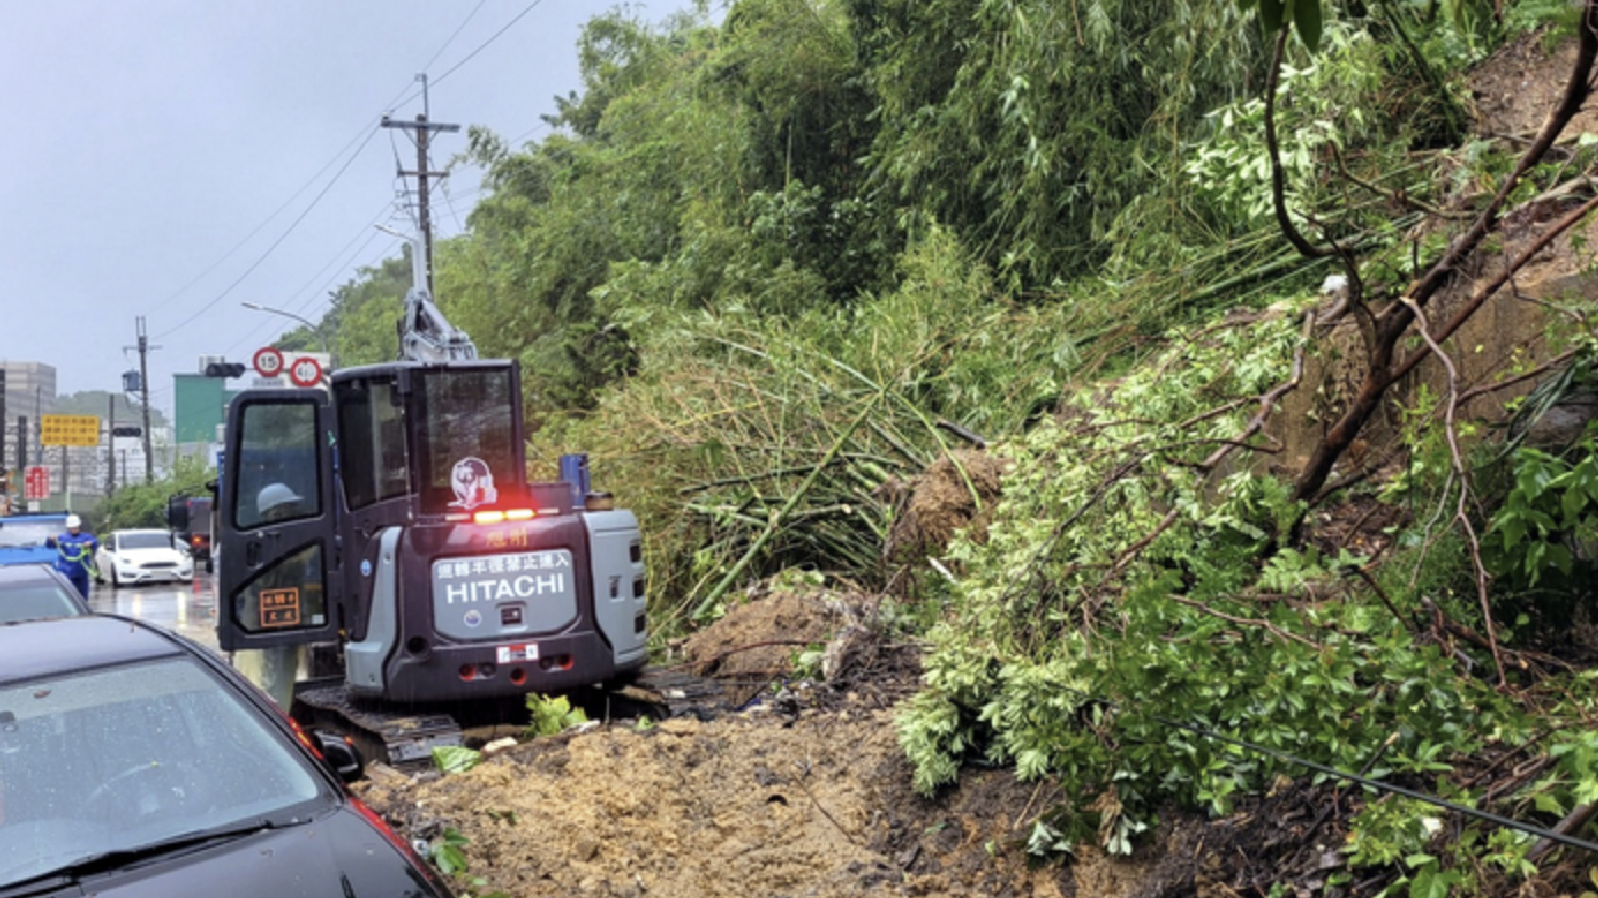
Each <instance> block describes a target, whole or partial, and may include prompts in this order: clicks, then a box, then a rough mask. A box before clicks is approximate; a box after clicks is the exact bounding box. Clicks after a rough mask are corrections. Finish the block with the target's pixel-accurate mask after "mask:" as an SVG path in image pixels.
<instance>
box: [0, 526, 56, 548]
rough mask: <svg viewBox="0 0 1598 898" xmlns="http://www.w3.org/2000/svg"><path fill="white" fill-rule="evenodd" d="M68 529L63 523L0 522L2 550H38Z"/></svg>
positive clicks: (0, 544)
mask: <svg viewBox="0 0 1598 898" xmlns="http://www.w3.org/2000/svg"><path fill="white" fill-rule="evenodd" d="M65 529H66V528H65V527H64V526H63V525H62V523H61V521H59V520H56V521H49V520H45V521H19V520H16V519H11V520H5V521H0V549H37V548H39V547H40V546H42V545H44V541H45V540H47V539H49V538H50V537H52V536H55V535H56V534H58V533H60V532H62V531H63V530H65Z"/></svg>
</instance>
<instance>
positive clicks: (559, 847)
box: [364, 707, 1130, 898]
mask: <svg viewBox="0 0 1598 898" xmlns="http://www.w3.org/2000/svg"><path fill="white" fill-rule="evenodd" d="M364 792H365V796H364V797H365V798H366V800H367V801H368V802H369V803H370V804H372V805H373V806H374V807H375V808H377V809H378V810H379V812H380V813H382V814H384V816H385V817H387V818H389V819H390V820H391V821H393V822H396V823H398V824H399V827H400V828H401V829H402V831H404V833H405V834H406V835H407V836H409V837H412V838H436V837H437V834H438V833H439V832H441V831H442V829H443V828H444V827H452V828H454V829H456V830H458V831H459V832H460V833H461V834H462V835H463V836H465V837H466V838H467V839H468V840H470V841H469V842H468V843H467V844H466V845H465V847H464V850H465V853H466V856H467V858H468V860H469V863H470V864H471V870H470V875H473V876H481V877H483V879H484V880H485V882H484V883H483V884H482V885H480V886H478V887H476V888H475V889H474V894H479V895H482V894H489V893H492V892H493V891H495V890H499V891H502V892H504V893H505V894H506V895H510V896H517V898H520V896H529V898H530V896H543V895H601V896H642V895H652V896H668V898H690V896H691V898H702V896H703V898H712V896H739V898H743V896H855V895H953V896H965V895H981V896H987V898H992V896H1065V895H1073V894H1077V893H1078V882H1079V881H1081V880H1082V879H1083V877H1086V880H1087V883H1091V886H1092V887H1091V888H1090V889H1088V890H1086V891H1083V892H1082V894H1091V895H1105V896H1109V895H1116V894H1120V893H1122V892H1123V889H1121V888H1119V887H1118V886H1117V885H1116V884H1117V883H1118V882H1121V881H1122V880H1124V879H1125V877H1124V876H1123V875H1122V874H1121V873H1120V870H1121V869H1122V868H1123V867H1126V868H1128V869H1130V866H1129V865H1127V864H1125V863H1123V862H1115V861H1108V860H1104V859H1101V858H1098V856H1097V855H1095V856H1094V860H1092V861H1088V862H1084V863H1083V864H1079V865H1077V866H1075V867H1061V866H1057V865H1047V866H1042V867H1038V868H1037V869H1030V868H1029V866H1028V864H1027V863H1026V855H1025V852H1024V850H1023V848H1022V845H1021V843H1020V841H1019V840H1021V839H1024V837H1025V836H1026V834H1027V830H1026V827H1025V826H1024V825H1023V824H1025V823H1029V822H1030V820H1031V818H1032V816H1034V815H1035V814H1037V813H1038V812H1039V811H1040V810H1041V809H1042V808H1043V807H1044V805H1043V804H1042V802H1044V801H1045V800H1046V799H1047V798H1048V797H1049V796H1050V792H1051V790H1050V789H1049V787H1047V786H1042V787H1040V786H1038V785H1036V784H1021V783H1017V782H1016V781H1015V780H1014V777H1012V776H1011V775H1009V774H1008V773H1004V772H1000V771H979V772H975V773H972V774H971V775H969V776H967V777H966V778H965V780H964V782H963V783H962V784H961V787H960V788H959V789H957V790H951V791H950V792H948V793H947V794H945V795H944V796H942V797H940V798H937V799H931V800H929V799H923V798H921V797H919V796H917V795H916V794H915V793H914V792H913V790H912V789H911V787H910V773H909V769H908V767H907V765H906V763H905V761H904V760H903V758H902V755H901V753H900V751H899V749H898V747H897V745H896V744H895V741H894V729H893V725H892V720H891V715H890V712H888V711H885V710H870V709H866V710H862V709H860V708H858V707H842V708H837V709H831V710H814V709H804V710H801V711H800V713H799V714H798V715H797V718H794V717H790V716H789V715H786V714H783V713H781V712H778V711H774V710H773V711H758V712H753V713H743V714H738V715H732V716H728V717H725V718H722V719H716V720H711V721H708V722H701V721H698V720H693V719H673V720H668V721H665V722H664V723H661V724H659V725H658V726H655V727H653V728H651V729H648V730H643V731H640V730H638V729H636V728H634V727H627V726H612V727H608V728H603V729H599V730H595V731H590V732H587V733H582V734H578V735H575V736H571V737H566V738H558V739H546V740H540V741H536V742H533V743H529V744H526V745H523V746H519V747H517V748H515V749H512V750H510V751H509V752H507V753H505V754H503V755H499V756H496V757H494V758H492V759H490V760H488V761H486V762H485V763H483V764H482V765H480V766H479V767H477V768H475V769H473V770H471V771H468V772H467V773H464V774H458V775H454V776H449V777H424V778H422V779H413V778H408V777H405V776H402V775H400V774H396V773H393V772H391V771H379V772H378V773H377V774H376V775H375V776H374V777H373V778H372V780H371V782H370V783H369V784H368V785H367V786H366V787H365V788H364ZM1084 884H1086V883H1084Z"/></svg>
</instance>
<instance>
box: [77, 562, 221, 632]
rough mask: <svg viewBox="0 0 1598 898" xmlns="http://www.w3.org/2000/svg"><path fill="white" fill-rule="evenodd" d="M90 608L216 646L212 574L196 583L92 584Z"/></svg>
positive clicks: (197, 579)
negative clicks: (158, 626) (156, 626)
mask: <svg viewBox="0 0 1598 898" xmlns="http://www.w3.org/2000/svg"><path fill="white" fill-rule="evenodd" d="M89 607H90V608H93V609H94V610H95V611H99V612H104V613H107V614H120V615H123V616H125V617H132V618H136V619H138V620H142V621H148V622H150V623H152V624H158V625H160V626H163V627H166V628H167V629H168V630H174V631H176V632H178V633H181V634H183V635H184V636H187V637H188V638H190V639H192V640H194V641H195V642H198V643H199V644H201V645H204V646H208V647H210V648H212V649H215V648H216V598H215V595H214V594H213V591H212V589H211V580H210V578H209V577H204V576H202V577H198V578H196V579H195V581H194V582H193V583H162V584H154V585H150V586H124V587H122V588H121V589H112V588H111V585H110V584H109V583H107V584H104V585H99V584H95V585H91V586H90V588H89Z"/></svg>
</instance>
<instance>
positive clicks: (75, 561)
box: [47, 514, 100, 601]
mask: <svg viewBox="0 0 1598 898" xmlns="http://www.w3.org/2000/svg"><path fill="white" fill-rule="evenodd" d="M47 544H48V545H49V546H51V547H52V548H54V549H55V550H56V552H57V555H56V560H55V569H56V570H58V571H60V572H61V573H63V574H66V575H67V579H68V580H71V581H72V585H73V586H76V587H77V588H78V592H79V593H81V594H82V595H83V598H84V601H88V598H89V575H90V574H91V573H93V572H94V553H95V550H96V549H98V548H100V543H99V541H97V540H96V539H95V538H94V534H92V533H84V532H83V521H82V520H80V519H79V518H78V516H77V515H75V514H69V515H67V532H66V533H63V534H61V535H60V536H52V537H50V539H49V541H48V543H47Z"/></svg>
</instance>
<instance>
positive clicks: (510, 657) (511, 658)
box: [494, 642, 538, 664]
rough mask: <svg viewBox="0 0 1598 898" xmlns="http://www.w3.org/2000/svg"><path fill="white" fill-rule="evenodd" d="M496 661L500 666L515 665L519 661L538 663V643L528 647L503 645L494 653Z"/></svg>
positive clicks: (530, 644)
mask: <svg viewBox="0 0 1598 898" xmlns="http://www.w3.org/2000/svg"><path fill="white" fill-rule="evenodd" d="M494 660H495V661H498V662H499V663H500V664H515V663H516V662H518V661H537V660H538V643H536V642H534V643H529V644H527V645H502V646H500V647H499V648H498V649H496V650H495V651H494Z"/></svg>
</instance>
